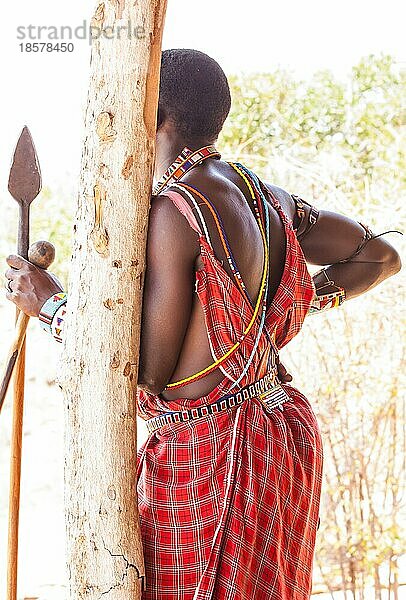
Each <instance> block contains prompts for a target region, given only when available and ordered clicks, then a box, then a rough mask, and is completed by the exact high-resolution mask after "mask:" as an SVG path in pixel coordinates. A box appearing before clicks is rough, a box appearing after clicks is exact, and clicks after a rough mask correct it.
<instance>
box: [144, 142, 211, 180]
mask: <svg viewBox="0 0 406 600" xmlns="http://www.w3.org/2000/svg"><path fill="white" fill-rule="evenodd" d="M212 143H213V142H212V141H207V140H204V139H197V140H194V141H187V140H185V139H184V138H181V137H177V136H172V137H171V139H166V140H165V141H164V143H162V142H161V141H160V140H159V139H158V142H157V155H156V166H155V178H156V179H160V178H161V177H162V175H163V174H164V173H165V171H166V170H167V169H168V167H170V165H171V164H172V163H173V162H174V161H175V160H176V158H177V157H178V156H179V154H180V153H181V152H182V150H183V149H184V148H185V147H188V148H189V149H190V150H192V151H194V150H199V149H200V148H203V147H204V146H209V145H210V144H212Z"/></svg>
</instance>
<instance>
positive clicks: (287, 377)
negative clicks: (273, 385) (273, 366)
mask: <svg viewBox="0 0 406 600" xmlns="http://www.w3.org/2000/svg"><path fill="white" fill-rule="evenodd" d="M277 366H278V379H279V381H281V382H282V383H289V381H292V379H293V377H292V375H291V374H290V373H288V372H287V370H286V368H285V367H284V365H283V364H282V363H281V362H280V361H279V360H278V365H277Z"/></svg>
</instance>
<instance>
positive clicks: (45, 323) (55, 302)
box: [38, 292, 67, 342]
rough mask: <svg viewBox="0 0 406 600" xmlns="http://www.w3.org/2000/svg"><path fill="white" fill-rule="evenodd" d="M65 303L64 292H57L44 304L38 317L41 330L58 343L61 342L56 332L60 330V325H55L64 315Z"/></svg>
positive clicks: (65, 295)
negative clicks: (50, 335)
mask: <svg viewBox="0 0 406 600" xmlns="http://www.w3.org/2000/svg"><path fill="white" fill-rule="evenodd" d="M66 302H67V294H66V292H58V294H54V295H53V296H51V297H50V298H48V300H46V301H45V302H44V304H43V305H42V307H41V310H40V313H39V315H38V318H39V321H40V325H41V327H42V329H43V330H44V331H47V332H48V333H50V334H52V335H53V336H54V337H55V339H56V340H57V341H58V342H61V341H62V339H61V336H60V331H59V333H58V332H57V330H58V329H60V327H59V325H60V324H61V323H59V324H57V319H62V317H63V315H64V314H65V313H66V310H65V305H66ZM57 313H58V315H57ZM62 313H63V314H62Z"/></svg>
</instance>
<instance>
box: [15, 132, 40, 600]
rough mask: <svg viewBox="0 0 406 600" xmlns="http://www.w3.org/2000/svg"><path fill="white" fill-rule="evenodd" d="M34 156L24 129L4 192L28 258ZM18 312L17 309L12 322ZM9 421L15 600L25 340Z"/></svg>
mask: <svg viewBox="0 0 406 600" xmlns="http://www.w3.org/2000/svg"><path fill="white" fill-rule="evenodd" d="M41 185H42V182H41V172H40V168H39V164H38V157H37V153H36V151H35V147H34V144H33V141H32V138H31V134H30V132H29V130H28V128H27V127H24V129H23V130H22V132H21V135H20V137H19V140H18V142H17V146H16V148H15V151H14V156H13V162H12V165H11V169H10V177H9V181H8V189H9V192H10V194H11V195H12V196H13V198H14V199H15V200H16V201H17V203H18V206H19V220H18V239H17V252H18V254H19V255H20V256H22V257H23V258H26V259H28V247H29V228H30V205H31V202H32V201H33V200H34V199H35V198H36V197H37V196H38V194H39V192H40V191H41ZM19 313H20V311H19V310H18V309H17V313H16V321H18V317H19ZM14 373H15V379H14V394H13V421H12V430H11V455H10V500H9V524H8V561H7V599H8V600H16V598H17V566H18V520H19V509H20V478H21V443H22V428H23V410H24V374H25V338H23V341H22V344H21V347H20V350H19V352H18V353H17V355H16V359H15V367H14Z"/></svg>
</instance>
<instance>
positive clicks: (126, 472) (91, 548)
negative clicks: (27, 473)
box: [58, 0, 166, 600]
mask: <svg viewBox="0 0 406 600" xmlns="http://www.w3.org/2000/svg"><path fill="white" fill-rule="evenodd" d="M165 11H166V0H138V1H137V2H130V3H125V2H124V0H115V1H114V2H108V3H105V4H99V5H98V6H97V8H96V11H95V13H94V16H93V18H92V22H91V25H92V27H93V30H92V31H93V38H94V39H93V42H92V56H91V68H90V85H89V95H88V102H87V111H86V135H85V140H84V147H83V154H82V168H81V180H80V189H79V199H78V203H77V212H76V222H75V225H74V250H73V257H72V266H71V274H70V281H69V286H68V290H69V301H68V305H67V310H68V314H69V317H68V327H67V332H66V338H65V343H64V352H63V358H62V361H61V372H60V375H59V377H58V381H59V384H60V386H61V388H62V389H63V392H64V396H65V409H66V410H65V430H66V434H65V452H66V456H65V510H66V527H67V564H68V579H69V595H68V597H69V598H70V600H73V599H75V600H76V599H81V600H82V599H86V600H90V599H92V600H93V599H96V598H97V599H99V598H100V597H101V596H103V598H104V597H105V598H109V599H111V600H113V599H114V600H119V599H120V600H130V599H131V600H134V599H136V598H139V597H140V593H141V584H142V583H145V574H144V562H143V553H142V544H141V538H140V529H139V520H138V507H137V494H136V468H137V464H136V449H137V420H136V404H135V392H136V384H137V372H138V352H139V332H140V317H141V301H142V286H143V276H144V270H145V244H146V233H147V219H148V210H149V202H150V197H151V186H152V174H153V163H154V150H155V131H156V112H157V100H158V87H159V68H160V58H161V42H162V29H163V22H164V16H165ZM109 28H110V29H109ZM111 28H113V29H111ZM120 28H121V30H120V31H119V29H120ZM129 29H131V31H129ZM118 37H119V38H120V39H117V38H118ZM96 38H97V39H96ZM109 38H110V39H109ZM146 584H147V585H148V582H146Z"/></svg>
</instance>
